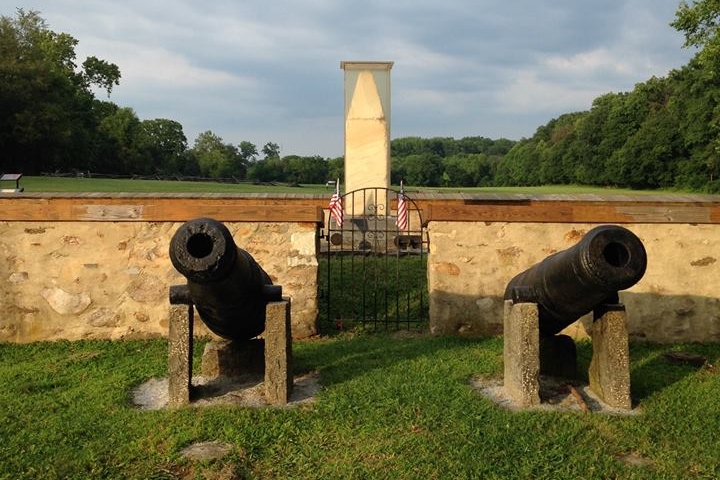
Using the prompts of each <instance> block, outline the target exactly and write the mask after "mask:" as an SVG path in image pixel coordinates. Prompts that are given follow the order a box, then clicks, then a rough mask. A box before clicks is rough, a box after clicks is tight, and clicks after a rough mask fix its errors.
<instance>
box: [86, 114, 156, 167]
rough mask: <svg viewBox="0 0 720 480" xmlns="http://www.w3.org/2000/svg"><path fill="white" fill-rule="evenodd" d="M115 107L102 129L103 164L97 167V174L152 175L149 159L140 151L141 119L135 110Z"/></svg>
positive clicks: (101, 126) (102, 122) (100, 129)
mask: <svg viewBox="0 0 720 480" xmlns="http://www.w3.org/2000/svg"><path fill="white" fill-rule="evenodd" d="M113 107H114V108H112V107H111V108H110V112H108V113H107V114H106V116H105V117H104V118H103V119H102V120H101V121H100V125H99V126H98V130H99V132H100V134H101V135H102V137H103V146H102V149H101V155H102V158H103V162H102V163H100V164H98V165H97V167H98V168H97V171H99V172H101V173H116V174H126V175H128V174H145V173H149V172H150V169H149V168H148V167H149V165H148V162H147V161H146V160H147V159H146V158H145V157H143V154H142V152H141V151H139V150H138V149H137V143H136V140H137V137H138V134H139V132H140V128H141V123H140V119H139V118H138V117H137V115H136V114H135V111H134V110H133V109H132V108H128V107H125V108H119V107H118V106H116V105H113Z"/></svg>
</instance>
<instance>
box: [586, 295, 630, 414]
mask: <svg viewBox="0 0 720 480" xmlns="http://www.w3.org/2000/svg"><path fill="white" fill-rule="evenodd" d="M591 335H592V349H593V354H592V360H591V361H590V369H589V370H588V376H589V378H590V389H591V390H592V391H593V392H595V394H597V395H598V397H600V399H601V400H602V401H603V402H605V403H606V404H608V405H610V406H612V407H617V408H625V409H630V408H632V401H631V398H630V348H629V345H628V331H627V315H626V313H625V307H624V306H623V305H604V306H603V308H602V309H601V310H600V309H599V310H596V311H595V315H594V321H593V325H592V332H591Z"/></svg>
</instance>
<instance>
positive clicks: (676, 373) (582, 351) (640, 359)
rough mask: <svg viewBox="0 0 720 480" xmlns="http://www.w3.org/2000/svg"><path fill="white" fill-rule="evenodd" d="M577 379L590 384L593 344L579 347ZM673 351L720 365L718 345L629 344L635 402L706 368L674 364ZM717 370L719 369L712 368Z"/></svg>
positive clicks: (719, 346) (632, 393)
mask: <svg viewBox="0 0 720 480" xmlns="http://www.w3.org/2000/svg"><path fill="white" fill-rule="evenodd" d="M577 351H578V377H579V379H580V380H582V381H584V382H587V381H588V368H589V367H590V360H591V358H592V345H591V343H590V341H582V342H578V344H577ZM670 352H687V353H691V354H694V355H699V356H702V357H704V358H706V359H707V364H709V365H717V364H718V363H720V345H718V344H697V343H689V344H657V343H644V342H631V343H630V387H631V395H632V399H633V403H638V402H641V401H643V400H645V399H647V398H648V397H650V396H652V395H654V394H656V393H659V392H661V391H662V390H665V389H666V388H668V387H670V386H672V385H673V384H675V383H677V382H680V381H682V380H683V379H685V378H686V377H689V376H690V375H693V374H694V373H696V372H698V371H699V370H702V369H703V368H706V366H703V365H697V364H692V363H690V362H681V361H673V360H670V359H668V358H667V357H666V354H668V353H670ZM713 368H716V367H713Z"/></svg>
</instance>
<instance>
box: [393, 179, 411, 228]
mask: <svg viewBox="0 0 720 480" xmlns="http://www.w3.org/2000/svg"><path fill="white" fill-rule="evenodd" d="M395 225H397V227H398V229H399V230H407V228H408V204H407V199H406V198H405V189H404V188H403V184H402V182H400V194H398V205H397V220H395Z"/></svg>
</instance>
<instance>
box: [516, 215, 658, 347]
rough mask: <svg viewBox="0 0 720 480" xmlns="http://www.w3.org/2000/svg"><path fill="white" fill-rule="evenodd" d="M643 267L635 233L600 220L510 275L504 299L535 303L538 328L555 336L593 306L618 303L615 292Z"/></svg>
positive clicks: (629, 283) (632, 282)
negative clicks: (564, 246) (571, 241)
mask: <svg viewBox="0 0 720 480" xmlns="http://www.w3.org/2000/svg"><path fill="white" fill-rule="evenodd" d="M646 266H647V255H646V253H645V247H644V246H643V244H642V242H641V241H640V239H639V238H638V237H637V236H635V234H633V233H632V232H631V231H630V230H628V229H626V228H623V227H620V226H617V225H601V226H599V227H595V228H593V229H592V230H590V231H589V232H587V234H586V235H585V236H584V237H583V238H582V240H580V242H579V243H577V244H576V245H574V246H573V247H570V248H568V249H567V250H563V251H561V252H557V253H554V254H552V255H550V256H549V257H547V258H546V259H544V260H543V261H541V262H540V263H538V264H536V265H535V266H533V267H531V268H529V269H528V270H526V271H524V272H522V273H520V274H519V275H517V276H516V277H514V278H513V279H512V280H510V283H508V285H507V288H506V289H505V295H504V298H505V300H513V301H514V302H518V301H525V302H533V303H537V305H538V316H539V328H540V333H541V334H542V335H546V336H549V335H555V334H557V333H558V332H560V331H561V330H562V329H564V328H565V327H567V326H568V325H570V324H572V323H573V322H574V321H576V320H577V319H578V318H580V317H581V316H583V315H585V314H587V313H589V312H591V311H593V310H595V309H596V308H598V307H599V306H601V305H603V304H613V303H618V302H619V299H618V291H619V290H625V289H627V288H630V287H631V286H633V285H635V284H636V283H637V282H638V281H639V280H640V279H641V278H642V276H643V275H644V274H645V268H646Z"/></svg>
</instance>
